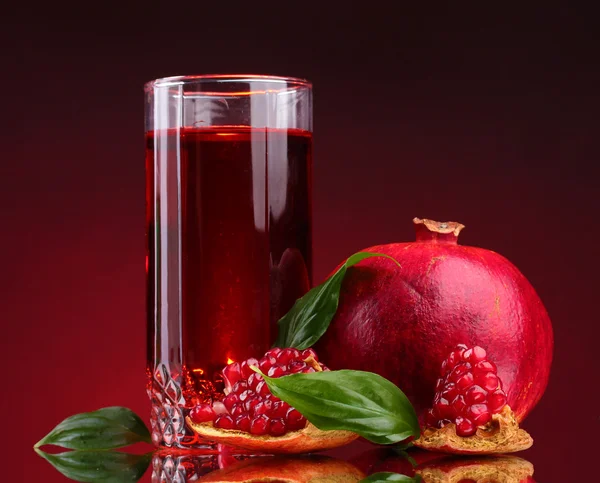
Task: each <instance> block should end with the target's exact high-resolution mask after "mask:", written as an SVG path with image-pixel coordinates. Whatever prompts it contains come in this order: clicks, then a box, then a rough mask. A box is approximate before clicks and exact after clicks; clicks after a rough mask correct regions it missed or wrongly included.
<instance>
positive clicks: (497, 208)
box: [0, 2, 600, 482]
mask: <svg viewBox="0 0 600 483" xmlns="http://www.w3.org/2000/svg"><path fill="white" fill-rule="evenodd" d="M323 3H326V2H315V3H314V4H310V3H297V2H272V3H271V2H261V4H260V5H258V4H246V3H242V2H240V5H246V7H243V8H237V6H236V8H234V6H235V2H233V3H230V2H227V5H224V6H223V7H222V8H221V7H216V6H207V5H206V4H205V3H204V2H179V3H176V2H171V3H170V4H169V5H167V4H166V3H165V4H163V5H162V6H158V4H150V3H146V4H139V5H136V6H135V7H134V6H132V5H131V4H128V3H126V2H119V3H117V2H113V3H112V4H111V3H110V2H109V3H106V2H104V3H102V4H89V3H88V4H85V5H83V4H81V5H82V6H81V8H77V7H73V8H66V7H65V8H59V7H56V6H55V5H52V6H50V7H49V8H48V10H47V11H42V10H40V9H37V8H36V9H33V7H31V8H30V9H29V10H28V11H26V7H24V8H23V9H22V10H21V11H20V12H17V11H16V7H14V6H13V7H11V9H12V10H9V12H8V13H7V14H6V15H5V16H4V19H3V20H4V22H5V24H6V25H5V26H4V27H3V29H2V33H1V35H2V42H1V45H2V49H3V50H5V52H4V53H3V55H2V58H3V60H4V69H5V72H4V74H5V75H4V76H3V77H4V79H8V80H9V81H10V85H9V86H8V87H7V88H6V89H4V90H3V93H4V96H3V100H2V106H3V107H2V109H3V113H2V117H3V128H2V162H1V165H0V166H1V167H0V169H1V173H0V180H1V182H2V189H1V190H0V203H1V204H0V206H2V227H3V230H2V238H1V242H0V243H1V245H0V248H1V250H2V254H3V261H4V263H3V271H2V272H3V276H2V277H1V278H0V281H1V282H0V283H1V284H2V286H1V292H0V294H1V297H2V308H3V310H2V319H1V320H2V336H1V338H0V344H1V352H0V356H1V358H2V359H1V364H2V366H1V367H2V398H0V408H1V409H2V412H1V414H2V415H3V424H2V426H3V436H2V443H1V444H2V448H3V450H5V451H7V452H8V451H9V452H10V456H8V463H7V464H6V463H5V465H6V466H5V468H4V469H3V470H2V475H3V478H5V479H7V480H10V481H25V482H29V481H39V479H40V478H41V479H43V480H44V481H63V478H62V477H59V476H58V475H54V474H53V473H52V472H51V470H50V469H49V467H48V465H47V463H45V462H43V461H42V460H41V459H40V458H37V457H36V456H35V455H34V453H33V451H32V450H31V446H32V445H33V443H34V442H35V441H37V439H39V438H40V437H41V436H43V435H44V434H45V433H46V432H47V431H49V430H50V429H51V427H52V426H53V425H54V424H55V423H57V422H58V421H59V420H61V419H62V418H63V417H65V416H68V415H70V414H73V413H76V412H81V411H85V410H92V409H96V408H98V407H101V406H107V405H124V406H129V407H131V408H133V409H134V410H136V411H137V412H138V413H140V414H144V415H145V414H147V412H148V401H147V398H146V394H145V392H144V382H145V381H144V361H145V315H144V310H145V309H144V161H143V157H144V154H143V97H142V84H143V83H144V82H145V81H147V80H150V79H153V78H157V77H162V76H166V75H174V74H193V73H215V72H219V73H233V72H243V73H244V72H253V73H265V74H267V73H269V74H278V75H291V76H300V77H307V78H309V79H311V80H312V81H313V82H314V85H315V90H314V93H315V106H314V107H315V156H316V161H315V170H314V247H315V248H314V253H315V257H314V258H315V274H316V280H320V279H322V278H323V277H324V276H325V275H326V274H327V273H328V272H329V271H330V270H331V269H332V268H333V267H334V266H335V265H336V264H337V263H338V262H339V261H340V260H341V259H343V258H344V257H346V256H347V255H349V254H350V253H352V252H354V251H356V250H358V249H360V248H363V247H366V246H369V245H372V244H376V243H385V242H388V241H400V240H408V239H411V238H412V236H413V235H412V224H411V219H412V217H413V216H420V217H428V218H434V219H442V220H449V219H452V220H456V221H461V222H463V223H464V224H465V225H466V226H467V228H466V230H465V231H464V232H463V234H462V235H461V239H462V242H463V243H464V244H472V245H478V246H482V247H487V248H490V249H493V250H495V251H497V252H499V253H501V254H503V255H505V256H506V257H508V258H509V259H510V260H511V261H513V262H514V263H515V264H516V265H517V266H518V267H520V268H521V270H522V271H523V273H524V274H525V275H526V276H527V277H528V278H529V280H530V281H531V282H532V283H533V285H534V286H535V287H536V288H537V290H538V292H539V294H540V296H541V297H542V299H543V300H544V302H545V304H546V306H547V308H548V311H549V313H550V316H551V317H552V319H553V322H554V328H555V337H556V349H555V362H554V367H553V373H552V379H551V382H550V385H549V387H548V390H547V392H546V395H545V397H544V398H543V400H542V401H541V403H540V404H539V406H538V407H537V408H536V409H535V410H534V412H533V413H532V414H531V416H530V418H529V419H528V420H527V422H526V424H525V426H526V428H527V429H528V430H529V431H530V432H531V433H532V434H533V436H534V438H536V445H535V446H534V448H533V449H532V450H530V451H529V452H527V453H526V454H525V456H527V457H529V458H530V459H531V461H532V462H534V464H535V465H536V475H537V478H536V479H537V480H538V481H545V482H559V481H565V480H567V481H573V480H575V479H576V478H575V476H576V475H577V474H584V473H583V471H584V468H586V467H587V468H588V469H589V466H588V464H589V463H588V464H586V463H585V460H586V459H587V458H588V457H593V456H594V451H593V446H594V445H597V441H596V442H594V443H593V442H592V440H591V438H590V436H589V435H588V432H589V431H598V430H600V424H599V421H600V419H599V412H598V411H599V408H600V394H599V390H598V382H597V374H598V370H599V369H600V364H599V356H598V349H597V347H596V346H597V343H598V336H599V328H598V327H599V324H598V322H599V321H598V315H597V314H598V308H597V306H598V289H599V288H600V287H599V284H598V281H597V280H598V279H597V272H598V270H599V269H600V263H599V262H600V257H599V256H598V253H597V240H598V238H599V236H600V228H599V224H598V223H597V221H596V219H595V216H596V215H597V212H598V208H600V204H599V202H598V180H597V178H596V177H595V176H594V174H595V172H594V168H596V169H597V163H598V161H599V156H598V132H599V131H598V128H599V122H598V116H599V113H600V101H599V99H600V96H598V86H599V85H600V76H599V73H598V70H597V69H598V62H597V60H598V59H597V51H595V50H594V44H593V41H594V37H595V32H594V30H593V25H592V18H594V17H593V16H592V15H591V13H590V12H585V11H582V10H579V11H578V10H576V9H574V8H572V7H562V8H556V9H554V8H552V7H550V6H547V5H546V6H545V7H544V8H541V9H539V10H538V9H533V8H530V9H528V8H527V7H526V6H523V5H520V6H519V8H518V9H514V10H509V9H508V8H506V7H502V6H500V5H497V6H495V7H493V8H492V7H489V6H488V7H486V8H485V11H480V10H476V9H475V10H473V9H469V10H467V9H464V10H463V11H460V10H458V7H456V6H452V7H449V6H447V7H440V6H439V5H438V6H430V7H428V8H427V9H423V11H416V10H414V9H413V10H407V9H406V7H400V6H397V7H396V8H397V11H396V12H392V11H388V10H386V9H384V8H383V7H382V6H381V5H379V4H378V2H375V3H373V4H372V5H368V4H362V5H361V8H360V9H356V10H353V9H351V8H350V7H349V5H350V4H349V3H345V4H344V6H345V8H344V9H335V10H334V9H325V7H324V6H323V5H322V4H323ZM380 3H382V4H383V3H384V2H380ZM392 3H394V4H395V3H396V2H389V4H390V5H391V4H392ZM402 4H403V2H399V3H398V5H402ZM95 5H98V6H95ZM340 5H342V4H341V3H340ZM425 10H427V11H425ZM7 67H8V69H7ZM577 438H579V443H576V441H577ZM596 449H597V448H596ZM6 454H7V453H5V455H6ZM586 471H587V470H586ZM53 478H55V480H54V479H53Z"/></svg>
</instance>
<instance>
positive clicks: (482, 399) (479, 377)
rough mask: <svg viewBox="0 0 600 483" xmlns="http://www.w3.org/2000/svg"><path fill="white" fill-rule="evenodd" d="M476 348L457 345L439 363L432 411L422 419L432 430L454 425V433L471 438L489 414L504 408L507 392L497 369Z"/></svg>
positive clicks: (488, 419)
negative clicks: (439, 373)
mask: <svg viewBox="0 0 600 483" xmlns="http://www.w3.org/2000/svg"><path fill="white" fill-rule="evenodd" d="M486 357H487V354H486V351H485V350H484V349H483V348H482V347H479V346H474V347H472V348H468V347H467V346H465V345H463V344H460V345H459V346H457V347H455V348H454V349H453V350H452V351H450V353H449V354H448V356H447V357H446V359H445V360H444V361H443V363H442V371H441V372H442V377H441V378H440V379H438V381H437V382H436V388H435V395H434V398H433V405H432V408H431V409H430V410H429V411H428V412H427V414H426V416H425V421H424V422H425V424H426V425H427V426H428V427H431V428H441V427H444V426H445V425H446V424H448V423H449V422H452V423H454V424H455V425H456V434H458V435H459V436H464V437H467V436H472V435H473V434H475V432H476V431H477V427H478V426H483V425H485V424H487V423H489V422H490V420H491V419H492V414H494V413H498V412H500V411H502V408H504V406H505V405H506V400H507V398H506V393H505V392H504V391H503V390H502V381H501V380H500V378H499V377H498V375H497V374H496V372H497V367H496V364H494V362H493V361H490V360H487V358H486Z"/></svg>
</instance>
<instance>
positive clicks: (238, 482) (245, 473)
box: [198, 456, 365, 483]
mask: <svg viewBox="0 0 600 483" xmlns="http://www.w3.org/2000/svg"><path fill="white" fill-rule="evenodd" d="M364 477H365V474H364V473H363V472H362V471H360V470H359V469H358V468H356V467H355V466H354V465H352V464H350V463H348V462H346V461H341V460H337V459H333V458H329V457H326V456H312V457H309V458H304V457H299V458H293V457H292V458H289V457H286V458H282V457H277V456H275V457H264V458H262V457H261V458H251V459H249V460H245V461H240V462H239V463H236V464H234V465H232V466H231V467H229V468H225V469H222V470H218V471H214V472H212V473H209V474H208V475H206V476H203V477H202V478H200V479H199V480H198V481H199V482H202V483H250V482H253V483H254V482H259V481H273V482H275V481H276V482H284V483H317V482H321V483H322V482H335V483H354V482H357V481H361V480H362V479H363V478H364Z"/></svg>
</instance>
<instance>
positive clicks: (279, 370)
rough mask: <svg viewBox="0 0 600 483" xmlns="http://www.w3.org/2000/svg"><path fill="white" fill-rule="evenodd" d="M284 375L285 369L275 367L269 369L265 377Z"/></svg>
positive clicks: (278, 366)
mask: <svg viewBox="0 0 600 483" xmlns="http://www.w3.org/2000/svg"><path fill="white" fill-rule="evenodd" d="M285 373H286V370H285V367H282V366H281V365H276V366H273V367H271V369H269V372H267V376H269V377H281V376H284V375H285Z"/></svg>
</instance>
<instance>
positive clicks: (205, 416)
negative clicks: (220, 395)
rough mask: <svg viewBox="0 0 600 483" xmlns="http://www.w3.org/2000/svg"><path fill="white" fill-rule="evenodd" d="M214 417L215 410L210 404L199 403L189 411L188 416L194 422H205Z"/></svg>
mask: <svg viewBox="0 0 600 483" xmlns="http://www.w3.org/2000/svg"><path fill="white" fill-rule="evenodd" d="M214 417H215V412H214V411H213V408H212V407H211V406H210V404H199V405H198V406H196V407H195V408H193V409H192V410H191V411H190V418H191V420H192V421H194V422H195V423H198V424H200V423H207V422H208V421H212V420H213V419H214Z"/></svg>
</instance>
